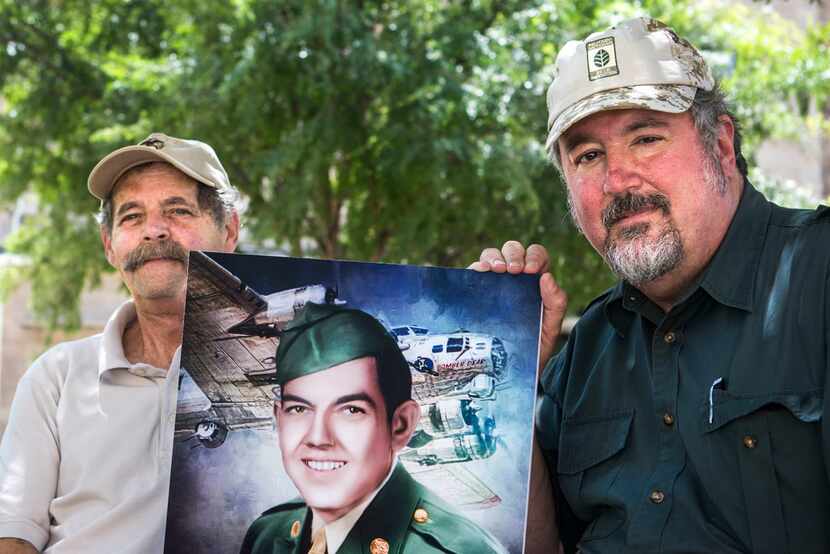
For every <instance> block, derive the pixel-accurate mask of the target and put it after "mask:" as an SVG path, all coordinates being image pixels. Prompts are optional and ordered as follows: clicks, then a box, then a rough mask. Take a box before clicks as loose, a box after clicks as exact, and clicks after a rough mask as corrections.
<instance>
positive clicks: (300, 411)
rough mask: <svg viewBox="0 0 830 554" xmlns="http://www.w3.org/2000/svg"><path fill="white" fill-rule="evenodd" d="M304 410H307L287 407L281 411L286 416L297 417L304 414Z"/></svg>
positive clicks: (299, 407)
mask: <svg viewBox="0 0 830 554" xmlns="http://www.w3.org/2000/svg"><path fill="white" fill-rule="evenodd" d="M306 410H308V408H306V407H305V406H288V407H287V408H283V410H282V411H283V412H285V413H287V414H294V415H299V414H303V413H305V412H306Z"/></svg>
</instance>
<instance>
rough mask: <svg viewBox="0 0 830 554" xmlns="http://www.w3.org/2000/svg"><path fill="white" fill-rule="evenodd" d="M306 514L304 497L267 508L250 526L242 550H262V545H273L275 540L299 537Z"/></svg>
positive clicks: (289, 539)
mask: <svg viewBox="0 0 830 554" xmlns="http://www.w3.org/2000/svg"><path fill="white" fill-rule="evenodd" d="M305 516H306V504H305V502H303V500H302V498H295V499H294V500H290V501H288V502H284V503H282V504H280V505H278V506H274V507H273V508H270V509H268V510H265V511H264V512H262V514H261V515H260V516H259V517H258V518H256V519H255V520H254V522H253V523H251V526H250V527H248V531H247V533H245V540H244V541H243V546H242V551H241V552H260V547H261V546H262V545H271V544H273V542H274V541H275V540H285V541H293V540H296V539H298V538H299V536H300V534H301V532H302V528H303V523H304V519H305ZM270 551H271V550H268V552H270ZM263 552H264V551H263Z"/></svg>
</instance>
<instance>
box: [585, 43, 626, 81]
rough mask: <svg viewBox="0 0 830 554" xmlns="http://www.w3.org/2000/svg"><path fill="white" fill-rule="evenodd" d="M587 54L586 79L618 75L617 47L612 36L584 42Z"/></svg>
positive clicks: (593, 79)
mask: <svg viewBox="0 0 830 554" xmlns="http://www.w3.org/2000/svg"><path fill="white" fill-rule="evenodd" d="M585 48H586V51H587V54H588V79H589V80H591V81H595V80H596V79H602V78H603V77H611V76H613V75H619V73H620V68H619V66H618V65H617V49H616V48H615V46H614V37H606V38H601V39H598V40H594V41H591V42H587V43H585Z"/></svg>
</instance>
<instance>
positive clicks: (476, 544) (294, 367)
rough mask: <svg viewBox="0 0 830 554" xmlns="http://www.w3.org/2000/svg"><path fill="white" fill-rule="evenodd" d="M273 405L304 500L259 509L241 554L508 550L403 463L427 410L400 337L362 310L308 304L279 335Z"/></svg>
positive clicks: (288, 467) (282, 446) (285, 459)
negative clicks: (414, 392)
mask: <svg viewBox="0 0 830 554" xmlns="http://www.w3.org/2000/svg"><path fill="white" fill-rule="evenodd" d="M276 366H277V384H278V385H279V386H280V394H279V399H278V400H277V402H276V403H275V406H274V416H275V418H276V421H277V434H278V436H279V444H280V450H281V452H282V460H283V465H284V466H285V470H286V472H287V473H288V476H289V477H290V478H291V480H292V482H293V483H294V485H295V486H296V487H297V489H298V490H299V491H300V495H301V496H302V498H300V499H297V500H295V501H291V502H287V503H285V504H281V505H279V506H277V507H275V508H272V509H270V510H268V511H266V512H265V513H263V514H262V515H261V516H260V517H259V518H258V519H257V520H256V521H254V523H253V524H252V525H251V527H250V528H249V529H248V532H247V534H246V536H245V539H244V542H243V544H242V549H241V552H242V554H248V553H253V554H263V553H269V554H271V553H276V552H285V553H289V552H290V553H302V554H305V553H306V552H311V553H313V554H322V553H324V552H328V553H329V554H335V553H338V554H352V553H355V554H357V553H365V552H369V553H371V554H386V553H390V554H391V553H395V554H404V553H428V552H457V553H469V552H476V553H485V554H486V553H494V552H499V553H500V552H504V550H503V548H502V547H501V545H500V544H499V543H498V541H496V539H494V538H493V537H492V536H491V535H490V534H489V533H487V532H486V531H484V530H483V529H481V528H480V527H478V526H477V525H476V524H474V523H473V522H471V521H469V520H467V519H466V518H464V517H462V516H460V515H458V514H457V513H455V512H454V510H453V509H452V508H451V507H449V506H448V505H447V504H446V503H445V502H444V501H442V500H441V499H439V498H437V497H436V496H435V495H434V494H432V493H431V492H430V491H428V490H427V489H425V488H424V487H423V486H422V485H420V484H418V483H417V482H416V481H415V480H414V479H413V478H412V477H411V476H410V475H409V473H408V472H407V471H406V469H405V468H404V467H403V465H401V464H400V463H399V462H397V457H396V456H397V453H398V452H399V451H400V450H401V449H402V448H403V447H404V446H406V444H407V443H408V442H409V439H410V438H411V436H412V434H413V432H414V431H415V428H416V425H417V423H418V420H419V419H420V416H421V409H420V407H419V406H418V404H417V403H416V402H415V401H414V400H412V397H411V388H412V376H411V373H410V370H409V365H408V364H407V362H406V360H405V359H404V357H403V355H402V354H401V352H400V349H399V348H398V346H397V342H396V341H395V339H394V338H393V337H392V336H391V335H390V334H389V333H388V332H387V331H386V329H385V328H384V327H383V325H381V324H380V323H379V322H378V321H377V320H376V319H375V318H373V317H372V316H370V315H369V314H367V313H365V312H362V311H360V310H354V309H348V308H343V307H338V306H329V305H317V304H308V305H307V306H306V307H305V308H304V309H303V310H301V311H300V312H299V313H298V315H297V317H296V319H294V320H293V321H292V322H291V323H290V324H289V326H288V327H287V329H286V330H285V333H284V334H283V335H282V337H281V338H280V343H279V347H278V348H277V356H276Z"/></svg>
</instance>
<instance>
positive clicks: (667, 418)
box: [663, 412, 674, 427]
mask: <svg viewBox="0 0 830 554" xmlns="http://www.w3.org/2000/svg"><path fill="white" fill-rule="evenodd" d="M663 423H665V424H666V425H668V426H669V427H671V426H672V425H674V416H673V415H671V414H670V413H668V412H666V413H665V414H663Z"/></svg>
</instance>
